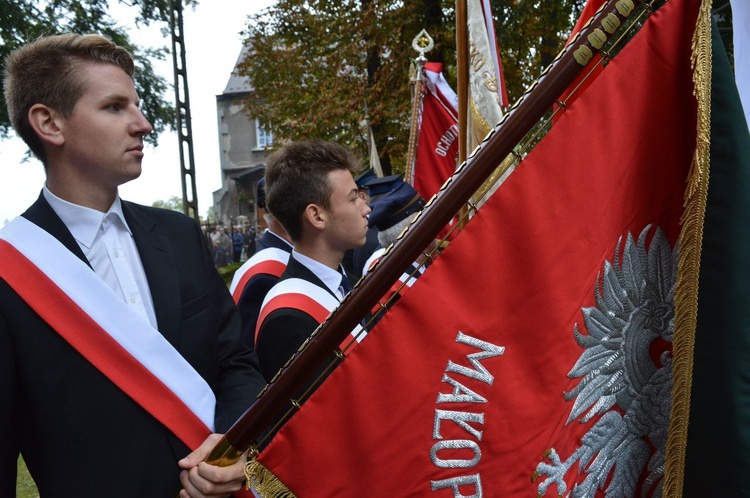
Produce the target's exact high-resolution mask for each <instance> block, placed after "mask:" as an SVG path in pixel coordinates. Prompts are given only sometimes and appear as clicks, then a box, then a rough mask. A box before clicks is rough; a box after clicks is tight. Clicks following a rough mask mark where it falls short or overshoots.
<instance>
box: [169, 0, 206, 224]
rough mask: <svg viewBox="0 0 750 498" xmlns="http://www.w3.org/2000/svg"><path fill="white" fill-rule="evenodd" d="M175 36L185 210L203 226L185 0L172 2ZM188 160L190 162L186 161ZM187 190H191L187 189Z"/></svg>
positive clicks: (178, 124)
mask: <svg viewBox="0 0 750 498" xmlns="http://www.w3.org/2000/svg"><path fill="white" fill-rule="evenodd" d="M169 28H170V31H171V32H172V67H173V69H174V92H175V104H176V111H177V112H176V117H177V137H178V141H179V147H180V177H181V179H182V209H183V211H184V213H185V214H186V215H188V216H191V217H192V218H193V219H195V221H197V222H198V223H200V215H199V214H198V197H197V194H196V188H195V159H194V156H193V130H192V124H191V123H192V118H191V116H190V92H189V91H188V81H187V62H186V60H185V37H184V36H183V22H182V0H172V1H171V9H170V15H169ZM186 156H187V160H186ZM188 186H189V187H190V188H189V189H188Z"/></svg>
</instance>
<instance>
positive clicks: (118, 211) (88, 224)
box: [42, 185, 133, 248]
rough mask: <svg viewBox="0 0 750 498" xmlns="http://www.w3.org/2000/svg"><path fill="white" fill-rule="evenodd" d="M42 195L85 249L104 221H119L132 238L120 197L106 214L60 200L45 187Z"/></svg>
mask: <svg viewBox="0 0 750 498" xmlns="http://www.w3.org/2000/svg"><path fill="white" fill-rule="evenodd" d="M42 194H43V195H44V198H45V200H46V201H47V202H48V203H49V205H50V207H52V209H53V210H54V211H55V213H57V215H58V216H59V217H60V219H61V220H62V221H63V223H65V226H67V227H68V230H70V233H71V234H72V235H73V237H74V238H75V239H76V241H77V242H78V243H79V244H81V245H83V246H84V247H86V248H90V247H91V245H92V244H93V243H94V239H96V235H97V233H99V229H100V228H101V226H102V222H104V220H105V219H110V220H112V219H119V220H120V222H121V223H122V225H123V226H124V228H125V230H126V231H127V232H128V233H129V234H130V235H131V236H132V235H133V233H132V232H131V231H130V227H129V226H128V224H127V222H126V221H125V215H124V213H123V212H122V202H121V201H120V196H117V197H115V200H114V202H113V203H112V205H111V206H110V207H109V210H108V211H107V212H106V213H102V212H101V211H97V210H96V209H91V208H87V207H84V206H79V205H78V204H73V203H71V202H68V201H66V200H63V199H60V198H59V197H57V196H56V195H55V194H53V193H52V192H50V190H49V189H48V188H47V186H46V185H45V186H44V188H43V189H42Z"/></svg>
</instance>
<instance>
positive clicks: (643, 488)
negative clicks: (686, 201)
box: [535, 226, 677, 498]
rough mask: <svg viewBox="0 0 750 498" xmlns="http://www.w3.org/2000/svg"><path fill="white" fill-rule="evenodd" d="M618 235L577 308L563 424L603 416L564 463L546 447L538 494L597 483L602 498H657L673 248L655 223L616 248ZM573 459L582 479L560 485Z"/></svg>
mask: <svg viewBox="0 0 750 498" xmlns="http://www.w3.org/2000/svg"><path fill="white" fill-rule="evenodd" d="M651 233H653V237H652V238H651V240H650V241H649V242H648V244H647V243H646V242H647V240H648V237H649V234H651ZM621 242H622V239H620V240H619V241H618V243H617V248H616V249H615V256H614V258H613V259H614V262H613V263H610V262H609V261H605V263H604V269H603V272H602V273H600V274H599V275H598V276H597V285H596V292H595V302H596V306H595V307H591V308H582V310H581V311H582V313H583V318H584V324H585V328H586V332H588V334H586V335H584V334H582V333H581V332H580V331H579V330H578V326H577V325H576V326H575V327H574V330H573V334H574V337H575V340H576V342H577V343H578V345H579V346H581V347H582V348H583V349H584V352H583V354H582V355H581V357H580V358H579V359H578V361H577V362H576V364H575V366H574V367H573V369H572V370H571V371H570V373H569V374H568V376H569V377H571V378H580V381H579V382H578V384H577V385H576V386H575V387H574V388H573V389H572V390H571V391H570V392H566V393H565V399H566V400H567V401H571V400H574V402H573V408H572V409H571V412H570V416H569V417H568V420H567V422H566V423H570V422H572V421H573V420H576V419H578V420H579V421H580V422H581V423H585V422H588V421H589V420H591V419H592V417H594V416H597V415H601V418H600V419H599V420H598V421H597V422H596V424H594V425H593V426H592V427H591V429H590V430H589V431H588V432H587V433H586V434H585V435H584V436H583V437H582V438H581V446H579V447H578V449H577V450H576V451H575V452H574V453H573V454H572V455H570V456H569V457H568V458H567V459H566V460H564V461H563V460H562V459H561V457H560V456H559V455H558V454H557V452H556V451H555V449H554V448H552V449H550V450H548V452H547V454H546V456H547V457H548V459H549V463H547V462H541V463H539V464H538V465H537V469H536V472H535V478H536V477H538V476H546V479H544V480H543V481H542V482H541V483H540V484H539V486H538V488H537V492H538V493H539V496H543V495H544V494H545V493H546V491H547V488H548V487H549V486H551V485H553V484H554V485H555V486H556V488H557V494H558V496H572V497H574V498H579V497H593V496H594V495H595V493H596V492H597V489H600V490H603V491H604V495H605V496H606V497H607V498H616V497H617V498H619V497H628V498H629V497H633V496H653V497H657V498H658V497H660V496H661V488H662V478H663V475H664V462H665V446H666V442H667V430H668V426H669V412H670V404H671V399H670V393H671V389H672V353H671V343H672V334H673V331H674V288H675V280H676V275H677V257H676V256H677V250H676V249H672V248H671V247H670V244H669V241H668V240H667V238H666V236H665V235H664V233H663V232H662V230H661V229H659V228H657V229H656V230H655V231H652V230H651V226H647V227H646V228H645V229H644V230H643V231H642V232H641V234H640V236H639V237H638V241H637V242H635V241H634V240H633V237H632V235H631V234H628V235H627V238H626V240H625V247H624V249H623V250H622V253H621ZM647 246H648V247H647ZM620 254H621V256H620ZM576 463H578V472H579V473H585V474H586V477H585V478H584V480H583V481H582V482H579V483H577V484H576V485H575V486H574V487H573V489H572V490H571V491H570V492H568V489H567V485H566V483H565V481H564V478H565V475H566V474H567V472H568V471H569V470H570V469H571V468H572V467H574V466H575V465H576ZM610 473H611V474H612V478H611V480H610V481H609V482H608V483H607V479H608V476H609V475H610ZM642 476H645V478H644V477H642ZM639 484H640V486H639ZM605 485H606V489H605ZM638 487H640V489H636V488H638Z"/></svg>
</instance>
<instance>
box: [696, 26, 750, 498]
mask: <svg viewBox="0 0 750 498" xmlns="http://www.w3.org/2000/svg"><path fill="white" fill-rule="evenodd" d="M712 58H713V61H712V62H713V64H712V86H711V145H710V158H711V159H710V174H709V183H708V200H707V205H706V214H705V222H704V232H703V247H702V254H701V260H700V279H699V293H698V321H697V330H696V336H695V349H694V364H693V378H692V379H693V388H692V396H691V403H690V422H689V426H688V439H687V450H686V465H685V480H684V496H685V497H711V496H750V481H748V478H749V477H750V319H749V318H750V134H749V133H748V128H747V123H746V121H745V119H744V115H743V113H742V106H741V105H740V100H739V94H738V92H737V88H736V85H735V82H734V78H733V76H732V72H731V69H730V67H729V60H728V58H727V55H726V51H725V49H724V46H723V44H722V41H721V38H720V37H719V35H718V31H717V29H716V26H714V27H713V33H712Z"/></svg>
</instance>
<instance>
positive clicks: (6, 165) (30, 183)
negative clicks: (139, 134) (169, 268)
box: [0, 0, 275, 226]
mask: <svg viewBox="0 0 750 498" xmlns="http://www.w3.org/2000/svg"><path fill="white" fill-rule="evenodd" d="M110 3H111V4H112V5H113V6H114V7H113V10H112V12H113V15H114V17H115V19H116V20H117V21H118V23H119V24H121V25H122V26H126V27H128V26H130V36H131V38H132V39H133V40H134V41H135V43H137V44H138V45H141V46H151V47H160V46H164V47H167V48H171V40H170V38H169V37H167V38H163V37H162V35H161V33H160V31H159V26H154V25H152V26H150V27H148V28H145V29H143V28H141V29H136V28H135V26H134V25H133V23H132V19H133V11H132V10H129V9H128V8H127V7H124V6H121V5H117V4H116V2H114V1H112V2H110ZM274 3H275V0H250V1H248V0H201V2H200V4H199V5H198V6H197V7H196V8H195V9H192V8H190V7H188V8H186V9H185V10H184V11H183V22H184V31H183V33H184V37H185V55H186V57H187V62H186V68H187V72H188V77H187V82H188V91H189V92H190V112H191V115H192V123H191V124H192V132H193V154H194V160H195V182H196V190H197V194H198V211H199V213H200V214H201V216H204V217H205V215H206V213H207V211H208V208H209V207H210V206H211V205H212V204H213V196H212V193H213V191H215V190H218V189H219V188H220V187H221V171H220V166H219V132H218V124H217V117H216V96H217V95H219V94H221V93H222V91H223V90H224V87H225V86H226V84H227V82H228V81H229V77H230V75H231V72H232V69H233V68H234V64H235V62H236V61H237V57H238V56H239V54H240V50H241V48H242V38H241V36H240V32H241V31H242V30H243V29H244V28H245V25H246V21H247V16H248V15H249V14H252V13H256V12H260V11H261V10H263V9H264V8H266V7H269V6H270V5H272V4H274ZM154 64H155V67H156V71H157V72H159V73H160V74H161V75H162V76H164V77H165V78H166V80H167V81H168V82H169V83H170V90H169V91H168V92H167V94H166V95H165V99H167V100H168V101H170V102H174V90H173V89H171V84H172V83H173V81H174V78H173V75H172V60H171V58H169V57H168V59H167V60H166V61H163V62H162V61H155V63H154ZM27 150H28V148H27V147H26V144H25V143H24V142H23V141H22V140H21V139H20V138H17V137H13V138H10V139H6V140H0V226H3V225H5V223H7V222H8V221H10V220H12V219H13V218H15V217H16V216H18V215H20V214H21V213H23V212H24V211H25V210H26V208H27V207H28V206H30V205H31V204H32V203H33V202H34V200H36V198H37V197H38V196H39V192H40V190H41V188H42V186H43V185H44V170H43V168H42V165H41V163H40V162H39V161H38V160H36V159H35V158H31V159H29V160H27V161H24V156H25V153H26V151H27ZM186 160H187V159H186ZM120 196H121V197H122V198H123V199H125V200H129V201H133V202H137V203H139V204H145V205H151V204H152V203H153V202H154V201H157V200H164V201H166V200H168V199H169V198H170V197H172V196H177V197H180V198H182V181H181V178H180V156H179V147H178V141H177V135H176V133H173V132H165V133H163V134H162V135H160V136H159V145H158V147H156V148H154V147H153V146H151V145H147V146H146V149H145V157H144V159H143V173H142V174H141V177H140V178H138V179H137V180H134V181H132V182H129V183H127V184H125V185H123V186H121V187H120Z"/></svg>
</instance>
